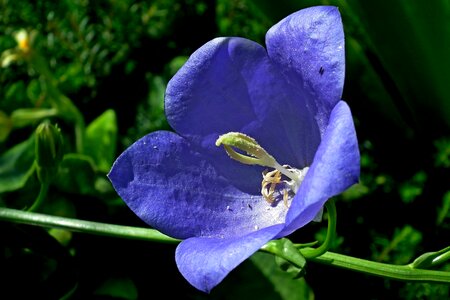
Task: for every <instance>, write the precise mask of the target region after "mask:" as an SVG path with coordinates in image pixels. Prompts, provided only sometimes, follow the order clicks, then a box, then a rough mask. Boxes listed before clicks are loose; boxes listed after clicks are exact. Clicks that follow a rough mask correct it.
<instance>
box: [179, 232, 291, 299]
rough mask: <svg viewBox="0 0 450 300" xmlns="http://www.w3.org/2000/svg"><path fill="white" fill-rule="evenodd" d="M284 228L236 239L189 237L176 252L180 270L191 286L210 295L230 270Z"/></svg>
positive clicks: (254, 233)
mask: <svg viewBox="0 0 450 300" xmlns="http://www.w3.org/2000/svg"><path fill="white" fill-rule="evenodd" d="M281 229H282V225H275V226H272V227H267V228H264V229H262V230H259V231H256V232H253V233H251V234H248V235H246V236H239V237H235V238H228V239H221V238H190V239H187V240H184V241H182V242H181V243H180V244H179V245H178V247H177V250H176V254H175V259H176V262H177V265H178V269H179V270H180V272H181V274H183V276H184V277H185V278H186V280H187V281H189V283H191V284H192V285H193V286H195V287H196V288H197V289H199V290H202V291H204V292H207V293H209V292H210V291H211V289H212V288H214V287H215V286H216V285H217V284H219V283H220V282H221V281H222V280H223V279H224V278H225V276H226V275H228V273H230V271H231V270H233V269H234V268H236V267H237V266H238V265H239V264H240V263H242V262H243V261H244V260H245V259H246V258H248V257H249V256H251V255H252V254H253V253H255V252H256V251H257V250H258V249H260V248H261V247H262V246H263V245H264V244H266V243H267V242H268V241H270V240H271V239H273V237H274V236H276V235H277V233H278V232H279V231H280V230H281Z"/></svg>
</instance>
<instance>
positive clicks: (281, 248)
mask: <svg viewBox="0 0 450 300" xmlns="http://www.w3.org/2000/svg"><path fill="white" fill-rule="evenodd" d="M261 249H262V250H264V251H267V252H270V253H272V254H274V255H276V256H279V257H280V258H282V259H284V260H286V261H288V262H289V263H291V264H292V265H293V266H295V267H296V268H297V269H298V271H299V272H302V271H303V269H304V268H305V265H306V259H305V258H304V257H303V255H302V254H301V253H300V251H299V250H298V248H297V247H296V246H295V245H294V244H293V243H292V242H291V241H290V240H289V239H286V238H283V239H279V240H273V241H270V242H268V243H267V244H266V245H264V246H263V247H262V248H261Z"/></svg>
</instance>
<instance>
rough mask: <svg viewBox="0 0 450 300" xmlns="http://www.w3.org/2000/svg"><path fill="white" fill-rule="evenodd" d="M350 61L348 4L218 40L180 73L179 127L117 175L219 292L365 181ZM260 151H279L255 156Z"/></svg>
mask: <svg viewBox="0 0 450 300" xmlns="http://www.w3.org/2000/svg"><path fill="white" fill-rule="evenodd" d="M344 71H345V52H344V33H343V28H342V22H341V18H340V14H339V11H338V9H337V8H336V7H331V6H318V7H311V8H307V9H303V10H300V11H298V12H295V13H293V14H291V15H289V16H288V17H286V18H285V19H283V20H281V21H280V22H279V23H278V24H276V25H274V26H273V27H272V28H270V30H269V31H268V32H267V35H266V48H264V47H263V46H261V45H259V44H257V43H255V42H253V41H250V40H247V39H244V38H238V37H230V38H216V39H214V40H212V41H210V42H208V43H206V44H205V45H203V46H202V47H201V48H200V49H198V50H197V51H196V52H195V53H193V54H192V56H191V57H190V58H189V60H188V61H187V62H186V64H185V65H184V66H183V67H182V68H181V69H180V70H179V71H178V72H177V74H175V76H174V77H173V78H172V79H171V80H170V82H169V84H168V86H167V91H166V98H165V112H166V116H167V120H168V121H169V123H170V125H171V126H172V128H173V129H174V131H175V132H169V131H156V132H152V133H150V134H148V135H146V136H144V137H143V138H141V139H140V140H138V141H137V142H135V143H134V144H133V145H131V146H130V147H129V148H128V149H126V150H125V151H124V152H123V153H122V154H121V155H120V156H119V157H118V159H117V160H116V162H115V163H114V165H113V167H112V169H111V172H110V173H109V174H108V177H109V178H110V180H111V181H112V183H113V186H114V188H115V189H116V191H117V192H118V194H119V195H120V196H121V197H122V198H123V200H124V201H125V202H126V203H127V205H128V206H129V207H130V209H132V210H133V211H134V212H135V213H136V215H138V216H139V217H140V218H141V219H142V220H144V221H145V222H146V223H148V224H149V225H150V226H151V227H153V228H155V229H157V230H159V231H161V232H163V233H165V234H167V235H169V236H172V237H175V238H178V239H182V242H181V243H180V244H179V245H178V247H177V249H176V254H175V259H176V263H177V266H178V268H179V270H180V272H181V273H182V274H183V276H184V277H185V278H186V279H187V280H188V281H189V282H190V283H191V284H192V285H193V286H195V287H196V288H198V289H200V290H202V291H205V292H209V291H210V290H211V289H212V288H213V287H215V286H216V285H217V284H218V283H219V282H221V281H222V280H223V278H224V277H225V276H226V275H227V274H228V273H229V272H230V271H231V270H233V269H234V268H236V267H237V266H238V265H239V264H240V263H241V262H242V261H244V260H245V259H247V258H248V257H249V256H251V255H252V254H253V253H254V252H256V251H257V250H258V249H260V248H261V247H262V246H263V245H264V244H266V243H267V242H268V241H270V240H272V239H277V238H281V237H285V236H287V235H289V234H290V233H292V232H294V231H295V230H297V229H299V228H300V227H302V226H304V225H305V224H307V223H309V222H310V221H312V220H313V219H314V218H315V217H316V216H317V215H318V214H319V213H320V211H321V209H322V207H323V205H324V203H325V202H326V201H327V200H328V199H329V198H330V197H332V196H335V195H337V194H339V193H341V192H343V191H344V190H345V189H347V188H348V187H349V186H351V185H352V184H354V183H356V182H357V181H358V177H359V151H358V142H357V138H356V133H355V129H354V124H353V119H352V115H351V112H350V109H349V107H348V106H347V104H346V103H345V102H344V101H342V100H341V96H342V90H343V84H344ZM216 143H217V145H225V150H227V151H224V149H223V148H222V147H221V146H220V147H217V145H216ZM245 143H247V144H249V145H250V146H249V147H248V148H246V147H247V146H248V145H247V144H245ZM244 144H245V145H247V146H245V145H244ZM242 145H244V146H242ZM236 148H237V149H238V150H235V149H236ZM249 149H250V150H249ZM255 149H256V150H255ZM261 149H262V150H263V152H264V153H266V154H267V155H266V154H264V155H263V156H265V157H272V158H273V159H274V160H273V161H271V162H270V163H269V164H264V163H262V164H260V163H255V164H252V163H250V164H249V162H248V161H247V160H252V159H254V160H257V159H256V158H255V157H257V156H258V155H259V154H258V153H262V152H261V151H260V150H261ZM253 150H254V151H253ZM243 151H244V152H243ZM252 151H253V152H252ZM245 152H247V153H245ZM233 158H234V159H233Z"/></svg>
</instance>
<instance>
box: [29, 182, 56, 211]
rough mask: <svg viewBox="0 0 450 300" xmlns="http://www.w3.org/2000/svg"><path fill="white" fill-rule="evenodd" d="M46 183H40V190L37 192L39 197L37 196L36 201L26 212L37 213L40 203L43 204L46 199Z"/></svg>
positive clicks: (47, 186) (47, 185)
mask: <svg viewBox="0 0 450 300" xmlns="http://www.w3.org/2000/svg"><path fill="white" fill-rule="evenodd" d="M49 186H50V185H49V184H48V183H41V189H40V190H39V195H38V196H37V198H36V200H35V201H34V203H33V205H31V206H30V207H29V208H28V209H27V211H29V212H35V211H38V210H39V208H40V207H41V205H42V203H44V200H45V198H46V197H47V192H48V188H49Z"/></svg>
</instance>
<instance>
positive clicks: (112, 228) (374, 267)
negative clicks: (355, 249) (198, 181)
mask: <svg viewBox="0 0 450 300" xmlns="http://www.w3.org/2000/svg"><path fill="white" fill-rule="evenodd" d="M0 220H3V221H10V222H15V223H23V224H29V225H37V226H43V227H53V228H62V229H66V230H71V231H76V232H84V233H91V234H97V235H104V236H111V237H118V238H127V239H138V240H146V241H153V242H163V243H178V242H180V240H177V239H174V238H171V237H169V236H166V235H164V234H162V233H160V232H159V231H157V230H154V229H148V228H139V227H130V226H121V225H113V224H105V223H97V222H91V221H83V220H78V219H69V218H63V217H56V216H50V215H45V214H39V213H33V212H25V211H20V210H15V209H10V208H3V207H0ZM319 248H320V247H319ZM303 250H305V249H302V251H303ZM309 261H312V262H315V263H321V264H325V265H329V266H334V267H338V268H342V269H347V270H352V271H357V272H361V273H365V274H369V275H374V276H380V277H384V278H388V279H396V280H404V281H420V282H436V283H450V272H445V271H436V270H425V269H415V268H412V267H411V266H409V265H401V266H398V265H391V264H385V263H379V262H373V261H368V260H364V259H360V258H356V257H351V256H347V255H342V254H337V253H333V252H326V253H324V254H322V255H321V256H318V257H315V258H310V259H309Z"/></svg>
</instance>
